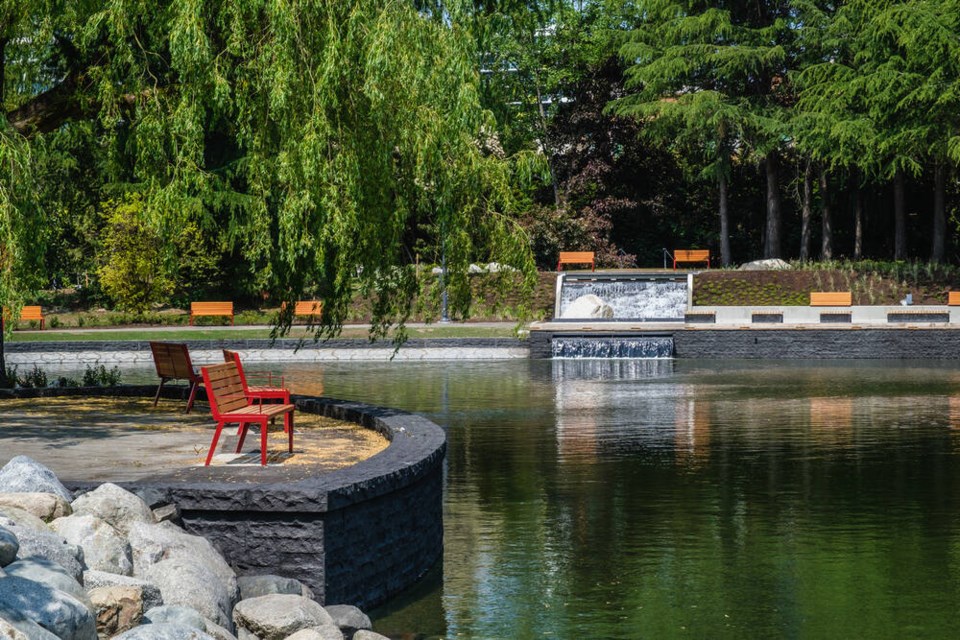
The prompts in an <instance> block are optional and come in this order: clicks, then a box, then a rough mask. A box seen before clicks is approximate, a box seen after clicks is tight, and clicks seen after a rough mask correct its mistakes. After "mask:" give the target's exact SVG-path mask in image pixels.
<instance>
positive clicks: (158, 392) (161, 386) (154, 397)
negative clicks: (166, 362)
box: [153, 378, 167, 406]
mask: <svg viewBox="0 0 960 640" xmlns="http://www.w3.org/2000/svg"><path fill="white" fill-rule="evenodd" d="M166 381H167V379H166V378H160V386H159V387H157V393H156V395H155V396H153V406H157V402H159V401H160V390H161V389H163V383H164V382H166Z"/></svg>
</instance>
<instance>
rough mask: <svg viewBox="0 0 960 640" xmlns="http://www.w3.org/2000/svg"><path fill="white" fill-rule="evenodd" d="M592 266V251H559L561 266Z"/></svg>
mask: <svg viewBox="0 0 960 640" xmlns="http://www.w3.org/2000/svg"><path fill="white" fill-rule="evenodd" d="M587 262H589V263H590V264H593V251H561V252H560V263H561V264H585V263H587Z"/></svg>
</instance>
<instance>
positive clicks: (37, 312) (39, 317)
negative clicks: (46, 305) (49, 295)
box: [20, 306, 44, 330]
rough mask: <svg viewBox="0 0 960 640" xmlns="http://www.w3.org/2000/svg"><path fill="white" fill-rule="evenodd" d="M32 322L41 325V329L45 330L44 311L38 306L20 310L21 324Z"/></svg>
mask: <svg viewBox="0 0 960 640" xmlns="http://www.w3.org/2000/svg"><path fill="white" fill-rule="evenodd" d="M31 320H33V321H35V322H39V323H40V329H41V330H42V329H43V325H44V319H43V309H42V308H41V307H38V306H30V307H26V306H25V307H23V308H22V309H20V322H30V321H31Z"/></svg>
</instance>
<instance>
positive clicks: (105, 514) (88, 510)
mask: <svg viewBox="0 0 960 640" xmlns="http://www.w3.org/2000/svg"><path fill="white" fill-rule="evenodd" d="M72 506H73V512H74V513H75V514H78V515H92V516H96V517H98V518H100V519H101V520H105V521H107V522H109V523H110V525H111V526H112V527H113V528H114V529H116V530H117V531H119V532H120V533H122V534H124V535H127V534H128V533H129V532H130V527H131V526H132V525H133V524H134V523H146V524H153V523H154V522H155V520H154V518H153V512H152V511H151V510H150V507H148V506H147V503H146V502H144V501H143V500H142V499H140V497H139V496H137V495H135V494H133V493H130V492H129V491H127V490H126V489H124V488H122V487H118V486H117V485H115V484H112V483H110V482H107V483H105V484H102V485H100V486H99V487H97V488H96V489H94V490H93V491H91V492H89V493H85V494H83V495H82V496H80V497H79V498H77V499H76V500H74V501H73V505H72Z"/></svg>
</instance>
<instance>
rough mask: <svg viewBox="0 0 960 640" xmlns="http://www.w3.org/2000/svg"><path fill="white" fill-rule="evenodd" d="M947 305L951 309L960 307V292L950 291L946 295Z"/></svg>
mask: <svg viewBox="0 0 960 640" xmlns="http://www.w3.org/2000/svg"><path fill="white" fill-rule="evenodd" d="M947 304H948V305H950V306H951V307H955V306H957V305H960V291H950V292H949V293H948V294H947Z"/></svg>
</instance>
